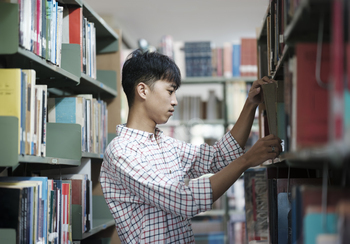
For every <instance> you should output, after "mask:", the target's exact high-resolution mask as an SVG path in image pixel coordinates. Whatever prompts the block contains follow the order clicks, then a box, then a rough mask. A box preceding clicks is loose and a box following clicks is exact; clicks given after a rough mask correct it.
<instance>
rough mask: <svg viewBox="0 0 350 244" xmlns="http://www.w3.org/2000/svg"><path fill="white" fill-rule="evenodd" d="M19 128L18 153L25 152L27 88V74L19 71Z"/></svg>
mask: <svg viewBox="0 0 350 244" xmlns="http://www.w3.org/2000/svg"><path fill="white" fill-rule="evenodd" d="M21 74H22V75H21V121H20V123H21V130H20V133H21V135H20V138H21V139H20V154H23V155H24V154H25V143H26V98H27V96H26V89H27V74H26V73H24V72H21Z"/></svg>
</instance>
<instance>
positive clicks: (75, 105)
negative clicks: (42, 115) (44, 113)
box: [47, 97, 85, 150]
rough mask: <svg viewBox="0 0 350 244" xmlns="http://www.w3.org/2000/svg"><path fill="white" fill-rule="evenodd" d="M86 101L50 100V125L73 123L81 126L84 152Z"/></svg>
mask: <svg viewBox="0 0 350 244" xmlns="http://www.w3.org/2000/svg"><path fill="white" fill-rule="evenodd" d="M84 106H85V99H84V98H83V97H58V98H48V100H47V109H48V121H49V122H50V123H73V124H79V125H81V135H82V139H81V143H82V150H84V149H85V107H84Z"/></svg>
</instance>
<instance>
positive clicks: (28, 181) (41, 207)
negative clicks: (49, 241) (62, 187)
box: [0, 177, 48, 243]
mask: <svg viewBox="0 0 350 244" xmlns="http://www.w3.org/2000/svg"><path fill="white" fill-rule="evenodd" d="M0 182H7V183H9V182H12V183H16V184H17V185H27V186H35V185H37V186H38V188H37V189H38V202H37V211H39V213H38V214H37V216H38V217H39V221H40V222H39V221H38V223H39V224H38V225H37V226H39V227H40V230H38V233H40V235H38V239H39V240H41V241H43V242H44V243H45V242H46V238H47V237H46V233H47V212H48V210H47V206H48V199H47V194H48V183H47V182H48V179H47V177H0Z"/></svg>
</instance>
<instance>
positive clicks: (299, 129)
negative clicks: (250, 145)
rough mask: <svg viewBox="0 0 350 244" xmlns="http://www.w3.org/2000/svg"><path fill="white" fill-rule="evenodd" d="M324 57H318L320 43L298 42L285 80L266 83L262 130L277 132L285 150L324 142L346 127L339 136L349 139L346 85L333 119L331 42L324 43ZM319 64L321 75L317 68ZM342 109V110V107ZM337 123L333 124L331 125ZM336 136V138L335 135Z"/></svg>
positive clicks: (268, 132)
mask: <svg viewBox="0 0 350 244" xmlns="http://www.w3.org/2000/svg"><path fill="white" fill-rule="evenodd" d="M322 50H323V54H322V58H321V59H320V60H319V61H318V59H317V52H318V46H317V43H298V44H296V46H295V55H294V56H293V57H291V58H290V59H289V60H288V61H285V64H284V81H278V82H277V83H276V84H269V85H264V86H263V91H264V92H263V93H264V95H265V107H266V110H267V111H266V113H262V114H261V116H262V119H261V121H262V122H263V125H262V128H264V129H263V130H262V132H263V133H262V134H263V135H267V134H270V133H271V134H275V135H277V136H279V137H280V138H281V139H283V140H284V142H285V150H286V151H297V150H300V149H303V148H310V147H315V146H323V145H326V144H327V143H328V142H330V141H331V140H332V138H331V133H330V131H332V133H335V131H339V130H340V131H344V133H341V135H340V138H338V139H340V140H346V136H348V135H346V131H349V128H350V126H349V122H348V121H349V111H346V108H347V107H349V100H348V99H347V94H349V90H348V89H346V86H345V85H344V86H343V88H341V90H342V92H341V93H342V94H343V93H344V95H343V96H342V97H341V99H340V101H339V103H338V105H339V107H338V108H332V109H336V110H337V109H341V113H340V117H338V119H337V120H338V121H344V122H342V123H340V122H339V123H334V122H332V120H333V119H332V118H333V117H334V116H332V114H331V113H332V109H331V104H332V99H334V98H333V96H334V93H332V91H331V89H329V88H327V87H330V84H331V79H330V77H331V75H332V73H331V70H332V62H331V46H330V44H323V45H322ZM318 62H319V64H320V67H321V68H320V70H319V76H317V75H316V74H315V72H310V71H312V70H314V71H315V70H316V69H317V65H318ZM342 109H343V110H342ZM332 126H334V128H332ZM349 138H350V137H349ZM333 139H334V138H333Z"/></svg>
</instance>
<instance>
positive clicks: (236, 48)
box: [232, 44, 241, 77]
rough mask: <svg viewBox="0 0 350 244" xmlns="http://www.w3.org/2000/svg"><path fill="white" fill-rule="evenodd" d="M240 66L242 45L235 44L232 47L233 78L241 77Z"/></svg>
mask: <svg viewBox="0 0 350 244" xmlns="http://www.w3.org/2000/svg"><path fill="white" fill-rule="evenodd" d="M240 66H241V45H240V44H233V45H232V76H233V77H238V76H241V72H240Z"/></svg>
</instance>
